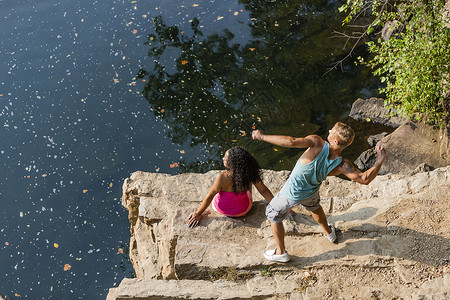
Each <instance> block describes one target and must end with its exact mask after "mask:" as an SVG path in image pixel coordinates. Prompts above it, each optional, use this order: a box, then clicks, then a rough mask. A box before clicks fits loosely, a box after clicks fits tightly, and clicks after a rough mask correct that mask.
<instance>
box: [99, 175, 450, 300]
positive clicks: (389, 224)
mask: <svg viewBox="0 0 450 300" xmlns="http://www.w3.org/2000/svg"><path fill="white" fill-rule="evenodd" d="M215 174H217V171H211V172H208V173H206V174H181V175H176V176H169V175H163V174H154V173H145V172H135V173H133V174H132V175H131V177H130V178H128V179H127V180H125V182H124V185H123V197H122V201H123V205H124V206H125V207H126V208H127V209H128V210H129V220H130V223H131V239H130V258H131V261H132V263H133V265H134V268H135V271H136V275H137V278H135V279H124V280H123V281H122V282H121V283H120V285H119V286H118V287H117V288H113V289H111V290H110V293H109V294H108V298H107V299H108V300H114V299H350V298H354V299H371V298H373V297H375V296H376V298H378V299H393V298H397V299H400V298H404V299H406V298H408V299H409V298H411V296H414V295H416V296H417V297H421V298H420V299H432V297H433V295H436V296H442V295H450V286H449V285H446V286H442V283H445V282H447V281H448V275H447V277H444V275H445V274H447V273H449V270H450V268H449V263H450V261H449V257H448V251H449V249H450V242H449V238H450V233H449V231H448V224H449V222H450V207H449V205H448V195H449V194H450V193H449V192H450V184H449V183H450V167H446V168H440V169H436V170H434V171H431V172H423V173H418V174H415V175H413V176H404V175H386V176H378V177H377V178H376V179H375V180H374V181H373V182H372V183H371V184H370V185H369V186H362V185H359V184H357V183H354V182H351V181H347V180H343V179H340V178H336V177H330V178H328V179H327V180H326V181H325V182H324V184H323V185H322V187H321V190H320V193H321V196H322V202H321V203H322V206H323V208H324V210H325V211H326V213H327V214H328V215H329V218H328V220H329V222H330V223H334V224H335V225H336V226H337V227H338V228H339V229H340V231H339V232H338V239H339V243H338V244H333V243H330V242H329V241H328V240H327V239H325V238H324V237H323V235H322V232H321V229H320V227H319V226H318V225H317V224H316V223H315V221H314V220H313V219H312V217H311V215H310V214H309V213H308V212H307V211H305V210H304V209H303V208H301V207H296V208H295V209H294V211H295V212H296V214H295V215H290V216H289V217H288V218H287V219H286V220H285V221H284V224H285V228H286V246H287V250H288V251H289V253H290V254H291V257H292V259H291V261H290V262H289V263H286V264H275V263H271V262H269V261H267V260H265V259H264V257H263V255H262V253H263V251H264V250H265V249H269V248H273V247H274V241H273V238H272V234H271V230H270V224H269V222H268V221H267V220H266V218H265V216H264V209H265V206H266V202H265V200H263V198H262V197H261V196H260V195H259V194H258V193H257V192H256V191H255V190H254V191H253V195H254V200H255V202H254V206H253V208H252V210H251V211H250V213H249V214H248V215H247V216H245V217H241V218H227V217H224V216H222V215H220V214H218V213H216V212H214V211H212V210H210V209H209V210H208V211H207V213H206V214H205V216H204V217H203V219H202V220H201V222H200V225H199V226H198V227H196V228H194V229H191V228H188V227H187V219H188V216H189V214H190V213H191V212H192V211H194V210H196V209H197V208H198V206H199V205H200V202H201V201H202V199H203V197H204V196H205V195H206V193H207V191H208V188H209V186H210V185H211V183H212V181H213V178H214V176H215ZM288 175H289V172H287V171H280V172H274V171H264V174H263V180H264V182H265V183H266V185H267V186H268V187H269V189H270V190H271V191H272V192H273V193H276V192H278V191H279V190H280V188H281V187H282V185H283V183H284V181H285V180H286V178H287V176H288ZM428 281H429V282H430V284H425V283H426V282H428ZM431 282H432V283H433V284H431ZM424 293H425V294H426V295H425V296H423V295H424ZM418 299H419V298H418Z"/></svg>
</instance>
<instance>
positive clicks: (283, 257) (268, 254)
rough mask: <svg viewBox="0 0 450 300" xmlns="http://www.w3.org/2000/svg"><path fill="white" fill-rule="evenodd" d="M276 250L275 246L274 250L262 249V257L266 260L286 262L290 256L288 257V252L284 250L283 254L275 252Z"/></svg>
mask: <svg viewBox="0 0 450 300" xmlns="http://www.w3.org/2000/svg"><path fill="white" fill-rule="evenodd" d="M276 251H277V248H275V249H274V250H271V249H269V250H266V251H264V257H265V258H266V259H267V260H270V261H275V262H283V263H284V262H288V261H289V260H290V259H291V258H290V257H289V254H288V253H287V251H286V252H284V253H283V254H275V253H276Z"/></svg>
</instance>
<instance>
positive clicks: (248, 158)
mask: <svg viewBox="0 0 450 300" xmlns="http://www.w3.org/2000/svg"><path fill="white" fill-rule="evenodd" d="M227 163H228V166H229V167H230V170H231V171H232V172H231V174H232V180H233V191H234V193H235V194H236V195H237V194H238V193H241V192H244V191H246V190H248V189H250V187H251V184H252V183H256V182H258V181H261V172H260V166H259V164H258V162H257V161H256V159H255V158H254V157H253V156H252V155H251V154H250V153H248V152H247V150H245V149H244V148H242V147H238V146H237V147H233V148H231V149H229V150H228V161H227Z"/></svg>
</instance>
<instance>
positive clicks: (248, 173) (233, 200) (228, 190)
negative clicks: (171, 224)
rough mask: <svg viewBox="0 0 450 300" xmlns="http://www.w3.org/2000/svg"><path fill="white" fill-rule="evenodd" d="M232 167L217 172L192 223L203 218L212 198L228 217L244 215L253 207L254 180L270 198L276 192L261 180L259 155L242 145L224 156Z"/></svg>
mask: <svg viewBox="0 0 450 300" xmlns="http://www.w3.org/2000/svg"><path fill="white" fill-rule="evenodd" d="M223 165H224V166H225V167H226V168H227V169H228V170H227V171H223V172H220V173H219V174H217V175H216V178H215V179H214V183H213V185H212V186H211V188H210V189H209V192H208V195H206V197H205V198H204V199H203V203H202V205H201V206H200V208H199V209H198V210H197V211H196V212H193V213H192V214H190V216H189V223H188V225H189V227H195V226H197V225H198V223H199V222H200V219H201V218H202V214H203V212H204V211H205V210H206V208H208V206H209V204H211V202H212V208H213V209H214V210H215V211H217V212H219V213H221V214H223V215H225V216H228V217H241V216H244V215H245V214H246V213H247V212H248V211H249V210H250V208H252V204H253V200H252V193H251V187H252V184H253V185H254V186H255V187H256V189H257V190H258V192H259V193H260V194H261V195H262V196H263V197H264V198H265V199H266V200H267V201H268V202H270V200H272V198H273V195H272V193H271V192H270V190H269V189H268V188H267V187H266V186H265V185H264V183H263V182H262V180H261V174H260V167H259V164H258V162H257V161H256V159H255V158H254V157H253V156H252V155H251V154H250V153H248V152H247V151H246V150H245V149H244V148H242V147H233V148H231V149H229V150H227V152H225V155H224V157H223Z"/></svg>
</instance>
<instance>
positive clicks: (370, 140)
mask: <svg viewBox="0 0 450 300" xmlns="http://www.w3.org/2000/svg"><path fill="white" fill-rule="evenodd" d="M387 135H388V133H387V132H382V133H379V134H376V135H371V136H369V138H368V139H367V142H368V143H369V145H370V147H375V145H376V144H377V143H378V142H379V141H381V139H383V138H384V137H385V136H387Z"/></svg>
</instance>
